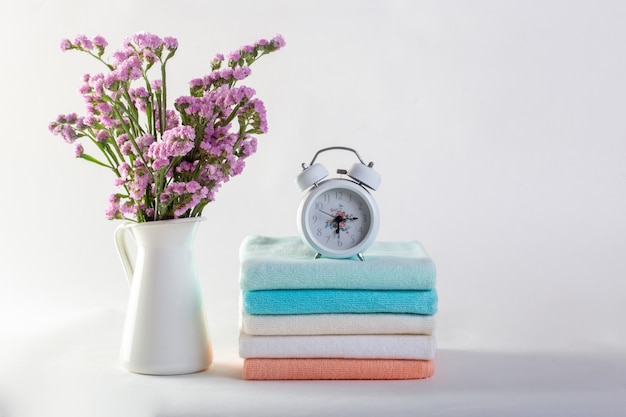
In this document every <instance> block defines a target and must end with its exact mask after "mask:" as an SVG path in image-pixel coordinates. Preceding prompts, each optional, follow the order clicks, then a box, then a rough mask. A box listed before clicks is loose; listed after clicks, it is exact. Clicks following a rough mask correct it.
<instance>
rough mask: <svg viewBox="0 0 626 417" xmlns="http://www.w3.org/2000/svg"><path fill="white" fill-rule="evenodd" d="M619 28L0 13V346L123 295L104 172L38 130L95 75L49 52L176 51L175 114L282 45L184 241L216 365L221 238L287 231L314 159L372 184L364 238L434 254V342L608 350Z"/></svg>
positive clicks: (623, 35) (625, 13)
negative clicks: (138, 39) (198, 83)
mask: <svg viewBox="0 0 626 417" xmlns="http://www.w3.org/2000/svg"><path fill="white" fill-rule="evenodd" d="M625 21H626V4H625V3H623V2H620V1H557V0H548V1H504V2H503V1H496V0H493V1H486V0H483V1H473V2H467V1H356V0H355V1H344V0H342V1H315V2H308V3H306V4H305V3H304V2H291V1H286V0H285V1H265V2H257V1H253V0H245V1H238V2H206V1H187V2H179V3H176V5H175V3H174V2H165V1H161V0H156V1H150V2H147V1H139V0H135V1H129V0H111V1H108V2H83V1H78V0H61V1H55V2H47V1H23V2H11V3H10V4H9V5H8V6H6V5H5V6H3V10H2V12H1V14H0V35H1V39H2V40H3V41H2V58H1V61H0V92H1V95H0V126H1V127H2V131H3V134H2V139H1V140H2V153H1V161H2V162H1V165H2V173H3V178H4V179H3V181H2V191H1V192H0V199H1V200H0V230H1V236H2V251H1V252H0V334H2V335H3V336H5V337H7V338H9V340H10V338H12V337H17V336H22V335H24V334H28V333H31V332H34V331H37V330H38V329H41V328H50V327H53V326H54V325H55V323H57V322H59V319H60V318H67V317H73V316H76V317H79V316H80V315H81V314H83V313H84V312H85V311H87V310H102V309H110V310H111V312H112V314H114V312H115V311H123V310H124V309H125V304H126V300H127V296H128V288H127V284H126V281H125V278H124V277H123V273H122V269H121V265H120V264H119V261H118V259H117V255H116V252H115V249H114V246H113V238H112V233H113V230H114V229H115V227H116V226H117V223H116V222H109V221H107V220H105V218H104V214H103V212H104V209H105V207H106V198H107V196H108V195H109V194H110V193H111V192H112V191H113V186H112V176H110V175H108V173H107V172H105V171H104V170H103V169H100V168H98V167H95V166H92V165H89V164H87V163H85V162H83V161H80V160H75V159H74V157H73V149H72V147H71V146H68V145H66V144H65V143H63V141H62V140H61V139H60V138H58V137H54V136H52V135H50V134H49V133H48V131H47V124H48V122H49V121H51V120H53V119H54V118H55V117H56V115H57V114H58V113H68V112H72V111H77V112H82V102H81V99H80V97H79V96H78V93H77V92H76V90H77V88H78V86H79V84H80V77H81V75H82V74H83V73H85V72H94V71H99V70H100V68H99V67H98V65H97V63H96V62H95V61H94V62H92V60H90V59H88V57H87V56H83V55H81V54H78V53H76V52H70V53H61V52H60V50H59V47H58V45H59V41H60V40H61V38H64V37H70V38H73V37H74V36H75V35H77V34H81V33H84V34H87V35H88V36H93V35H96V34H101V35H103V36H104V37H105V38H107V39H108V40H109V43H110V45H111V47H112V49H116V48H117V47H118V46H119V45H120V43H121V41H122V39H123V38H125V37H126V36H128V35H130V34H133V33H135V32H138V31H150V32H153V33H156V34H159V35H161V36H167V35H171V36H175V37H177V38H178V39H179V42H180V48H179V50H178V53H177V56H176V57H175V59H174V60H173V61H171V65H170V66H169V73H168V74H169V75H168V76H169V81H170V83H171V84H170V87H169V92H170V97H171V98H174V97H176V96H178V95H182V94H186V92H187V90H186V88H187V87H186V83H187V81H188V80H189V79H191V78H193V77H197V76H201V75H204V74H205V73H207V72H208V63H209V60H210V59H211V58H212V57H213V55H214V54H215V53H216V52H229V51H230V50H233V49H235V48H237V47H239V46H240V45H243V44H246V43H249V42H253V41H255V40H256V39H258V38H260V37H271V36H273V35H274V34H276V33H281V34H283V35H284V37H285V39H286V41H287V47H286V48H285V49H284V50H282V51H280V52H278V53H276V54H274V55H271V56H269V57H267V58H265V59H263V60H262V61H260V62H258V63H257V64H255V66H254V67H253V74H252V76H251V78H249V79H248V83H247V84H248V85H250V86H252V87H254V88H255V89H256V90H257V93H258V95H259V97H261V98H262V99H263V100H264V101H265V104H266V106H267V109H268V118H269V126H270V131H269V134H267V135H265V136H262V137H261V138H260V141H259V150H258V153H257V154H256V155H254V156H253V157H252V158H251V159H250V160H249V163H248V166H247V168H246V170H245V171H244V173H243V175H242V176H240V177H237V178H235V179H234V180H233V181H232V182H230V183H228V184H226V185H225V186H224V187H223V189H222V190H221V191H220V192H219V194H218V200H217V201H216V202H214V203H212V204H211V205H210V206H209V207H208V208H207V209H206V211H205V216H206V217H207V221H206V222H205V223H204V224H203V225H202V228H201V230H200V233H199V235H198V237H197V241H196V254H197V260H198V267H199V270H200V275H201V281H202V285H203V288H204V297H205V303H206V310H207V316H208V319H209V323H210V327H211V332H212V334H213V342H214V344H215V346H216V348H217V349H222V350H224V351H227V352H231V354H232V355H233V356H236V354H237V353H236V343H237V342H236V338H237V315H238V304H237V299H238V282H237V271H238V262H237V251H238V248H239V244H240V242H241V240H242V239H243V238H244V237H245V236H246V235H249V234H267V235H274V236H286V235H295V234H296V233H297V229H296V223H295V212H296V208H297V205H298V203H299V200H300V198H301V194H300V193H299V192H298V191H297V190H296V188H295V185H294V179H295V176H296V175H297V174H298V172H299V170H300V163H302V162H305V161H306V162H309V161H310V159H311V157H312V156H313V154H314V152H315V151H317V150H318V149H320V148H322V147H325V146H329V145H345V146H353V147H355V148H356V149H357V150H358V151H359V152H360V153H361V155H362V156H363V157H364V159H367V160H372V161H374V162H375V168H376V169H377V171H378V172H379V173H380V174H381V175H382V178H383V183H382V186H381V187H380V189H379V191H377V192H376V193H375V197H376V198H377V200H378V202H379V205H380V209H381V214H382V222H383V224H382V229H381V232H380V235H379V240H401V239H417V240H419V241H421V242H422V243H423V244H424V246H425V247H426V249H427V250H428V251H429V253H430V254H431V256H432V257H433V258H434V260H435V262H436V264H437V266H438V289H439V292H440V313H439V316H438V318H439V329H438V336H439V346H440V348H455V349H456V348H462V349H476V350H491V349H512V350H535V349H537V348H548V349H571V348H584V349H624V348H626V332H625V331H624V328H625V324H626V323H625V319H624V318H625V317H626V303H625V302H624V296H625V295H626V261H625V260H624V259H626V258H625V255H626V219H625V213H626V187H625V185H626V123H625V120H626V117H625V116H626V29H624V22H625ZM351 158H352V157H351V156H350V155H349V154H345V155H341V154H338V155H337V158H336V159H337V161H338V162H337V164H335V158H334V157H330V156H329V157H328V159H325V161H326V162H327V164H328V166H329V168H331V169H334V168H339V167H343V166H341V165H338V164H343V165H344V166H349V165H350V164H351V163H352V162H353V159H351ZM94 331H97V329H94ZM120 336H121V329H120Z"/></svg>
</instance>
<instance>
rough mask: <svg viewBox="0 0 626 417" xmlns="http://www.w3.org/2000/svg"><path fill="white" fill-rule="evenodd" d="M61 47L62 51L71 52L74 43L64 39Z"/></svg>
mask: <svg viewBox="0 0 626 417" xmlns="http://www.w3.org/2000/svg"><path fill="white" fill-rule="evenodd" d="M59 46H60V48H61V51H64V52H65V51H69V50H70V49H72V42H70V40H69V39H62V40H61V45H59Z"/></svg>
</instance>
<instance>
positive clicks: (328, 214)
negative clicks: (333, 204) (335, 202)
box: [318, 209, 334, 217]
mask: <svg viewBox="0 0 626 417" xmlns="http://www.w3.org/2000/svg"><path fill="white" fill-rule="evenodd" d="M318 210H319V209H318ZM319 211H321V212H322V213H324V214H325V215H327V216H330V217H334V216H333V215H332V214H330V213H326V212H325V211H324V210H319Z"/></svg>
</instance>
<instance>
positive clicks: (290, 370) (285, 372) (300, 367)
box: [243, 358, 435, 380]
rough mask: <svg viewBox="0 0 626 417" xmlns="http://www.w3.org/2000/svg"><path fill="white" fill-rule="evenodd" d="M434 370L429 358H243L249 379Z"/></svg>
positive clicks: (418, 375)
mask: <svg viewBox="0 0 626 417" xmlns="http://www.w3.org/2000/svg"><path fill="white" fill-rule="evenodd" d="M434 371H435V366H434V363H433V361H432V360H406V359H332V358H297V359H290V358H252V359H245V360H244V362H243V378H244V379H248V380H320V379H369V380H374V379H423V378H430V377H431V376H432V375H433V373H434Z"/></svg>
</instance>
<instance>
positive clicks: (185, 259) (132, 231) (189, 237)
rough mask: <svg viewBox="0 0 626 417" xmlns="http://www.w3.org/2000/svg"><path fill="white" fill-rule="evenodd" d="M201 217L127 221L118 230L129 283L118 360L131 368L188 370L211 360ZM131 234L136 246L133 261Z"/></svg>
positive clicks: (160, 371) (162, 372) (117, 239)
mask: <svg viewBox="0 0 626 417" xmlns="http://www.w3.org/2000/svg"><path fill="white" fill-rule="evenodd" d="M201 220H203V219H202V218H198V217H194V218H183V219H175V220H161V221H155V222H147V223H131V224H123V225H121V226H119V227H118V228H117V230H116V231H115V243H116V246H117V250H118V252H119V255H120V258H121V260H122V265H123V266H124V270H125V272H126V276H127V277H128V281H129V284H130V298H129V301H128V309H127V311H126V321H125V324H124V332H123V336H122V346H121V351H120V360H121V362H122V365H123V366H124V367H125V368H126V369H128V370H129V371H131V372H136V373H140V374H150V375H176V374H188V373H193V372H199V371H203V370H205V369H207V368H208V367H209V366H210V365H211V362H212V360H213V352H212V348H211V342H210V339H209V333H208V329H207V326H206V321H205V316H204V307H203V303H202V293H201V291H200V282H199V280H198V273H197V270H196V265H195V261H194V257H193V240H194V238H195V235H196V232H197V230H198V226H199V221H201ZM128 236H130V237H131V238H132V240H133V241H134V243H135V245H136V256H135V260H134V262H133V261H132V259H131V252H130V251H129V249H131V248H132V247H129V245H128Z"/></svg>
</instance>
